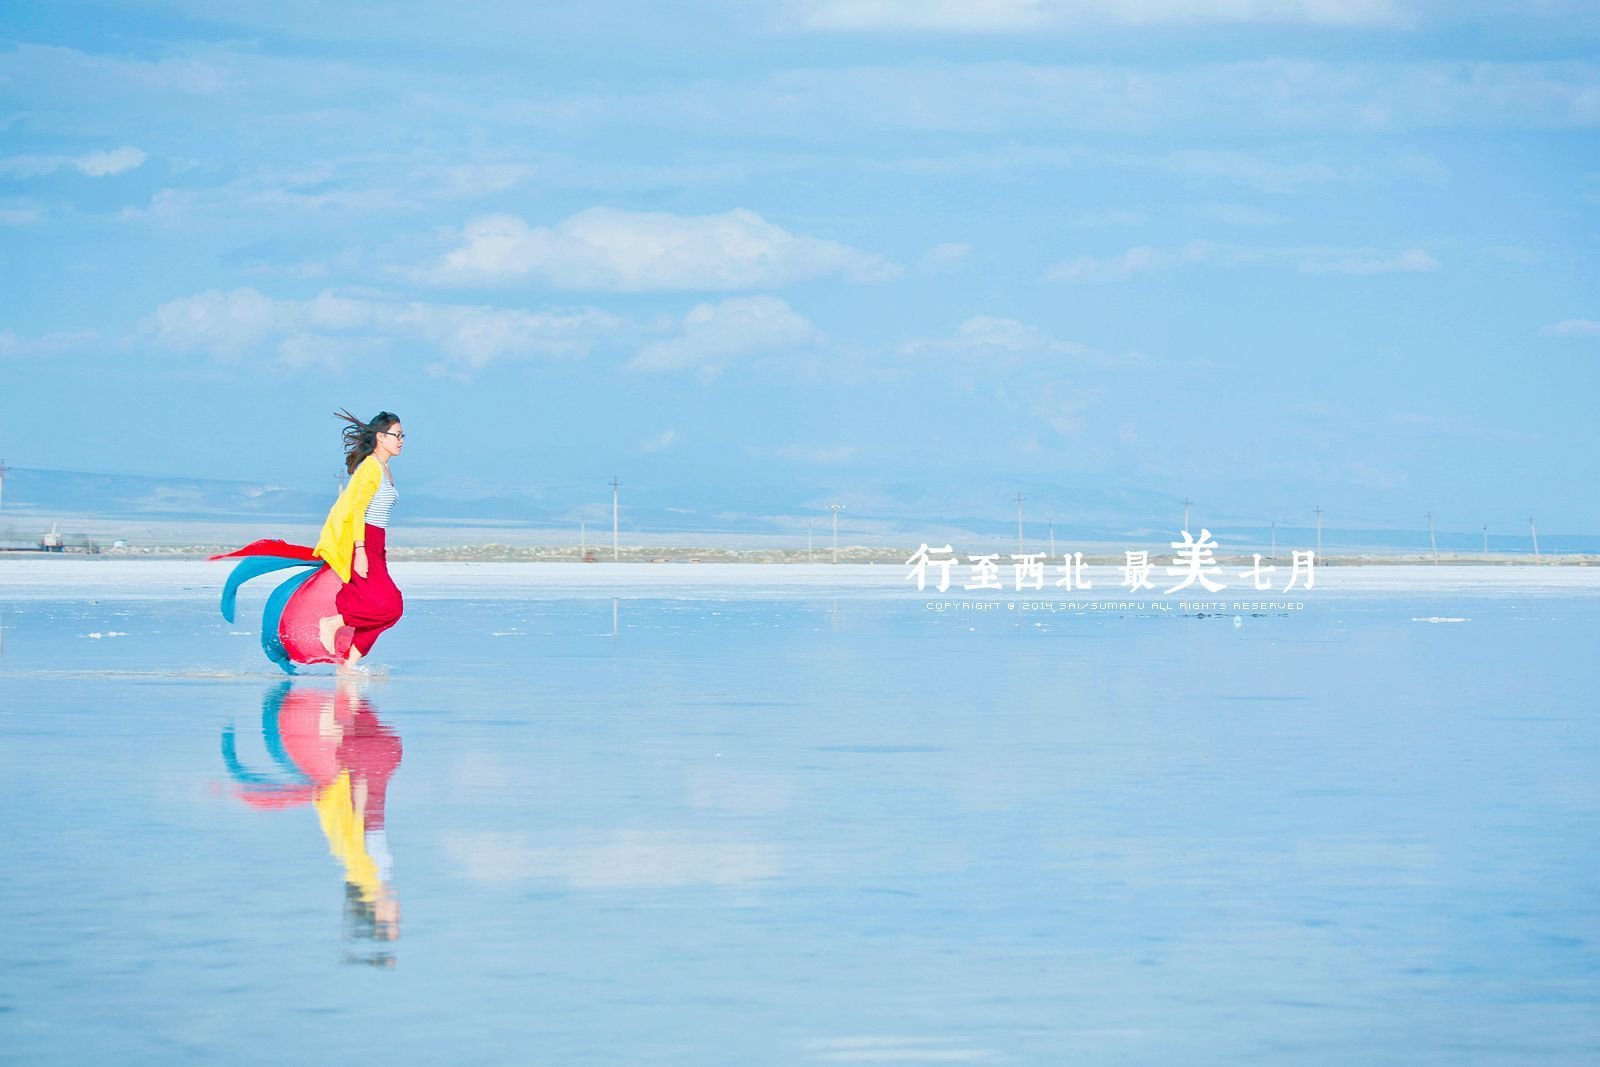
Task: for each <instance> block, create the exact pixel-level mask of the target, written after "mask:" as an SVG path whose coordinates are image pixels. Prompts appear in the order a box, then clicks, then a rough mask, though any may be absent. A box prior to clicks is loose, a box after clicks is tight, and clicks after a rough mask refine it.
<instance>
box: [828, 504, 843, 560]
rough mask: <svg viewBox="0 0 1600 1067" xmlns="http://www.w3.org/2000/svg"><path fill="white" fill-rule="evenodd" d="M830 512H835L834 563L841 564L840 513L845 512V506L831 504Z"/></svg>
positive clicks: (829, 506)
mask: <svg viewBox="0 0 1600 1067" xmlns="http://www.w3.org/2000/svg"><path fill="white" fill-rule="evenodd" d="M828 510H829V511H831V512H833V561H834V562H835V563H838V562H839V512H841V511H843V510H844V505H843V504H829V505H828Z"/></svg>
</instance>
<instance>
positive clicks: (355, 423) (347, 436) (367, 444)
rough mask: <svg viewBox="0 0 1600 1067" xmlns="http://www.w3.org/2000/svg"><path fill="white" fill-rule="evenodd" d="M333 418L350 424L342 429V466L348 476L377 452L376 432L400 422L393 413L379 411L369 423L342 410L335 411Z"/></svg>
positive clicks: (397, 416) (398, 417)
mask: <svg viewBox="0 0 1600 1067" xmlns="http://www.w3.org/2000/svg"><path fill="white" fill-rule="evenodd" d="M333 417H334V418H336V419H343V420H344V421H345V422H348V423H349V424H350V425H348V426H346V427H345V428H344V466H345V470H346V471H347V472H348V473H350V474H354V473H355V472H356V467H358V466H359V465H360V464H361V461H362V460H364V459H366V458H367V457H368V456H370V455H372V453H373V452H374V451H376V450H377V447H378V431H379V430H387V429H388V428H389V427H391V426H393V425H394V424H395V423H397V422H399V421H400V416H399V415H396V414H395V413H394V412H392V411H380V412H378V413H377V414H376V415H374V416H372V421H371V422H362V421H361V420H360V419H358V418H356V417H355V416H354V415H352V414H350V412H348V411H345V410H344V409H342V408H341V409H340V410H338V411H335V412H334V413H333Z"/></svg>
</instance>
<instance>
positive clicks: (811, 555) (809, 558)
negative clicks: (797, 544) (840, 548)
mask: <svg viewBox="0 0 1600 1067" xmlns="http://www.w3.org/2000/svg"><path fill="white" fill-rule="evenodd" d="M816 521H817V520H816V519H807V520H806V562H807V563H815V562H816V561H817V554H816V553H815V552H814V551H812V549H811V527H812V525H813V524H814V523H815V522H816Z"/></svg>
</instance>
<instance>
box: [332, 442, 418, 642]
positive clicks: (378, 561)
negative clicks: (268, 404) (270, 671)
mask: <svg viewBox="0 0 1600 1067" xmlns="http://www.w3.org/2000/svg"><path fill="white" fill-rule="evenodd" d="M337 415H338V417H339V418H341V419H344V420H345V421H346V422H348V423H349V424H350V425H348V426H346V427H345V429H344V457H345V458H344V461H345V469H346V470H348V471H349V472H350V481H349V482H348V483H347V484H346V485H345V487H344V492H342V493H340V494H339V499H338V500H337V501H335V502H334V505H333V509H332V510H331V511H329V512H328V518H327V521H326V522H324V523H323V524H322V535H321V536H320V537H319V538H318V539H317V546H316V548H314V549H312V554H313V555H314V556H316V557H317V558H319V559H321V560H323V561H325V562H326V563H327V564H328V566H329V567H331V568H332V569H333V570H334V571H335V572H336V573H337V574H338V576H339V580H340V581H341V582H343V583H344V584H343V586H341V587H340V589H339V592H338V595H337V596H335V598H334V602H333V606H334V609H335V610H336V612H337V614H334V615H328V616H324V617H323V618H322V619H321V620H320V621H319V623H318V636H319V637H320V638H321V639H322V644H323V646H324V647H325V648H327V650H328V652H329V654H330V655H332V656H333V659H334V662H335V663H337V664H338V666H339V670H340V671H360V670H364V668H359V667H358V664H359V663H360V661H361V659H362V657H364V656H366V655H367V653H369V652H371V651H372V643H373V642H374V641H376V640H377V639H378V635H379V634H381V633H383V632H384V631H385V630H387V629H388V628H389V627H391V626H393V625H394V624H395V623H397V622H399V621H400V614H401V612H402V610H403V609H404V603H403V601H402V600H401V597H400V590H399V589H398V588H397V587H396V586H395V584H394V580H393V579H392V578H390V577H389V566H388V561H387V558H386V554H385V551H384V539H385V537H386V536H387V533H388V526H389V512H390V509H391V508H393V507H394V502H395V500H396V499H397V498H398V496H399V494H398V493H397V492H396V490H395V487H394V476H393V475H392V474H391V473H390V471H389V461H390V460H392V459H393V458H394V457H396V456H398V455H399V454H400V452H401V450H402V449H404V447H405V441H406V435H405V430H404V428H403V427H402V426H401V425H400V416H398V415H396V414H394V413H393V412H390V411H380V412H378V414H377V415H375V416H373V418H372V420H371V421H369V422H362V421H361V420H360V419H358V418H356V416H354V415H352V414H350V413H349V412H348V411H340V412H338V413H337Z"/></svg>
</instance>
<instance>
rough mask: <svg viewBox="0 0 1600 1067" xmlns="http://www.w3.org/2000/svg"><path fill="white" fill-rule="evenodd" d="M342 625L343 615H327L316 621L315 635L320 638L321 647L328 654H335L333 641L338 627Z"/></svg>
mask: <svg viewBox="0 0 1600 1067" xmlns="http://www.w3.org/2000/svg"><path fill="white" fill-rule="evenodd" d="M343 625H344V616H343V615H329V616H328V617H327V618H326V619H319V620H318V621H317V636H318V637H319V638H321V639H322V647H323V648H325V649H327V650H328V655H330V656H332V655H336V654H337V653H336V652H335V651H334V647H333V642H334V640H335V635H336V634H337V633H338V632H339V627H341V626H343Z"/></svg>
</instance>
